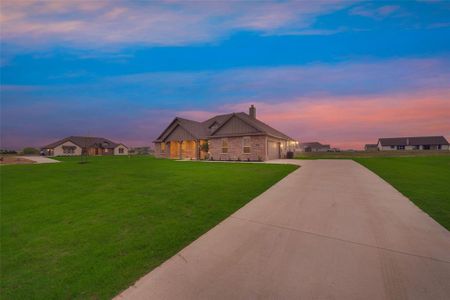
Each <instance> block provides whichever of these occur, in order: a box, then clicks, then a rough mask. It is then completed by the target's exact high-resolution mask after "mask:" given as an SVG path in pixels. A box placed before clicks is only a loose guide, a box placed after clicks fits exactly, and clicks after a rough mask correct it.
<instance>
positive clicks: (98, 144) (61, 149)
mask: <svg viewBox="0 0 450 300" xmlns="http://www.w3.org/2000/svg"><path fill="white" fill-rule="evenodd" d="M41 151H42V152H43V153H44V155H47V156H76V155H82V154H83V155H127V154H128V147H127V146H125V145H124V144H122V143H115V142H113V141H111V140H108V139H105V138H102V137H87V136H69V137H67V138H64V139H62V140H59V141H56V142H54V143H52V144H49V145H46V146H44V147H42V148H41Z"/></svg>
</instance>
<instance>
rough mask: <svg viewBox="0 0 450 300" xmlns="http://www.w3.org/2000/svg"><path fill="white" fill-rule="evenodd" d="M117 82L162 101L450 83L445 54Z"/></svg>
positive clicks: (393, 89) (267, 97)
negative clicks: (436, 56)
mask: <svg viewBox="0 0 450 300" xmlns="http://www.w3.org/2000/svg"><path fill="white" fill-rule="evenodd" d="M106 81H107V82H110V84H111V85H113V86H116V87H120V86H122V87H127V88H130V89H133V90H135V91H137V90H141V91H142V92H144V91H145V93H146V96H153V97H159V98H160V99H164V100H170V101H172V100H176V99H183V98H184V99H186V98H187V99H197V100H199V101H200V100H201V99H205V100H206V99H214V100H215V101H214V103H218V102H219V103H221V102H223V101H226V102H232V101H236V102H238V101H241V100H242V99H243V98H247V99H249V98H251V99H255V100H256V101H276V100H275V99H286V98H294V97H298V96H309V97H315V96H316V95H324V94H333V95H367V94H383V93H388V92H396V91H404V90H423V89H427V90H429V89H439V88H442V87H444V86H447V83H448V82H450V61H449V60H448V59H446V58H421V59H392V60H383V61H379V60H375V61H361V62H342V63H335V64H310V65H304V66H280V67H252V68H235V69H228V70H218V71H217V70H205V71H199V72H152V73H140V74H133V75H126V76H118V77H112V78H110V79H107V80H106Z"/></svg>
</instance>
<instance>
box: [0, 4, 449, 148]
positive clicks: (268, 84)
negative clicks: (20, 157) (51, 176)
mask: <svg viewBox="0 0 450 300" xmlns="http://www.w3.org/2000/svg"><path fill="white" fill-rule="evenodd" d="M1 5H2V9H1V25H2V26H1V28H2V29H1V66H0V68H1V69H0V70H1V91H0V92H1V128H2V147H9V148H21V147H24V146H42V145H43V144H45V143H47V142H51V141H53V140H55V139H59V138H62V137H65V136H68V135H96V136H105V137H109V138H111V139H113V140H117V141H123V142H125V143H128V144H130V145H132V146H141V145H149V144H150V143H151V141H152V140H153V139H154V138H155V137H156V136H157V135H158V133H159V132H160V131H161V130H163V129H164V127H165V126H166V125H167V123H168V122H170V120H171V119H172V118H173V117H174V116H175V115H180V116H185V117H191V118H194V119H199V120H201V119H202V118H207V117H209V116H211V115H214V114H216V113H226V112H229V111H246V110H247V107H248V105H249V104H251V103H254V104H256V106H257V110H258V117H259V118H261V119H262V120H263V121H266V122H267V123H269V124H271V125H273V126H275V127H277V128H280V129H281V130H283V131H285V132H286V133H288V134H289V135H291V136H293V137H295V138H298V139H300V140H301V141H311V140H319V141H323V142H327V143H332V144H334V145H337V146H340V147H344V148H349V147H351V148H358V147H361V146H362V145H363V143H369V142H375V141H376V138H377V137H379V136H397V135H428V134H433V135H446V136H450V122H449V121H448V120H449V119H450V93H449V91H450V89H449V86H450V85H449V82H450V2H440V1H417V2H412V1H402V2H386V1H383V2H360V1H321V2H317V1H311V2H307V1H305V2H289V1H274V2H270V1H269V2H232V3H230V2H214V3H212V2H190V3H187V2H177V1H163V2H144V1H140V2H138V1H79V2H77V3H74V2H60V1H46V2H39V1H26V2H25V1H19V2H18V1H3V2H2V4H1Z"/></svg>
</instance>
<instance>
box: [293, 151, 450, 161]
mask: <svg viewBox="0 0 450 300" xmlns="http://www.w3.org/2000/svg"><path fill="white" fill-rule="evenodd" d="M417 156H421V157H422V156H450V152H449V151H439V150H436V151H435V150H427V151H423V150H418V151H415V150H408V151H373V152H370V151H341V152H296V153H295V158H297V159H339V158H342V159H353V158H359V157H361V158H363V157H417Z"/></svg>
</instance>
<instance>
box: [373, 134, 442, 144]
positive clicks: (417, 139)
mask: <svg viewBox="0 0 450 300" xmlns="http://www.w3.org/2000/svg"><path fill="white" fill-rule="evenodd" d="M378 143H380V144H381V145H382V146H419V145H448V144H449V143H448V141H447V140H446V139H445V137H443V136H409V137H395V138H380V139H378Z"/></svg>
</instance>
